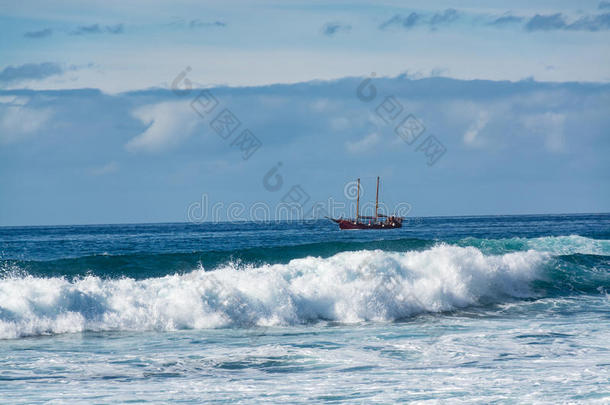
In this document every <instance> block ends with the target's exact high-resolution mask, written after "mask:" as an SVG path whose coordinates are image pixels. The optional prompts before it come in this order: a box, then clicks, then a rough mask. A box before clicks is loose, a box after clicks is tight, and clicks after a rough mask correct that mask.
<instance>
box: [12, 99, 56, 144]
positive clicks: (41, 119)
mask: <svg viewBox="0 0 610 405" xmlns="http://www.w3.org/2000/svg"><path fill="white" fill-rule="evenodd" d="M51 115H52V112H51V110H50V109H48V108H44V109H34V108H29V107H25V106H23V105H19V104H0V143H12V142H18V141H20V140H23V139H26V138H27V137H29V136H32V135H34V134H35V133H36V131H38V130H39V129H41V128H42V127H43V126H44V125H45V124H46V123H47V122H48V120H49V118H50V117H51Z"/></svg>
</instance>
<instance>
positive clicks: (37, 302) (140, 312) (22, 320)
mask: <svg viewBox="0 0 610 405" xmlns="http://www.w3.org/2000/svg"><path fill="white" fill-rule="evenodd" d="M548 257H549V256H548V254H546V253H541V252H536V251H533V250H532V251H527V252H515V253H508V254H504V255H497V256H486V255H484V254H483V253H481V251H479V250H478V249H476V248H474V247H457V246H448V245H439V246H435V247H433V248H431V249H428V250H425V251H421V252H406V253H399V252H384V251H380V250H375V251H356V252H343V253H339V254H337V255H335V256H332V257H330V258H325V259H323V258H319V257H307V258H304V259H295V260H292V261H290V262H289V263H288V264H276V265H265V266H261V267H255V268H254V267H250V268H243V267H242V268H237V267H235V266H226V267H223V268H219V269H216V270H214V271H204V270H203V269H198V270H194V271H192V272H190V273H188V274H183V275H171V276H166V277H161V278H149V279H145V280H133V279H129V278H125V279H118V280H117V279H115V280H108V279H100V278H98V277H95V276H88V277H85V278H82V279H79V280H75V281H68V280H66V279H63V278H37V277H32V276H25V277H24V276H20V277H6V278H4V279H0V338H4V339H6V338H17V337H21V336H29V335H39V334H46V333H65V332H78V331H84V330H94V331H95V330H174V329H188V328H219V327H232V326H237V327H240V326H252V325H290V324H298V323H303V322H308V321H315V320H321V319H325V320H334V321H339V322H346V323H352V322H360V321H390V320H395V319H400V318H405V317H409V316H411V315H414V314H418V313H422V312H438V311H446V310H452V309H455V308H461V307H466V306H470V305H477V304H480V303H485V302H502V301H503V300H506V299H508V298H510V297H528V296H531V295H532V292H531V291H530V288H529V286H530V283H531V281H533V280H535V279H539V278H541V277H542V274H541V271H540V269H541V267H542V266H541V264H542V263H543V262H544V261H545V260H546V259H547V258H548Z"/></svg>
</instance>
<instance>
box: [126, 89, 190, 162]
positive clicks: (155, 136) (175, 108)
mask: <svg viewBox="0 0 610 405" xmlns="http://www.w3.org/2000/svg"><path fill="white" fill-rule="evenodd" d="M132 115H133V116H134V117H136V118H137V119H139V120H140V121H141V122H142V123H144V124H146V125H148V127H147V128H146V129H145V130H144V132H142V133H141V134H139V135H138V136H136V137H135V138H133V139H131V140H130V141H129V142H128V143H127V144H126V145H125V147H126V148H127V150H129V151H131V152H136V151H144V152H160V151H163V150H166V149H171V148H173V147H175V146H177V145H179V144H180V143H181V142H182V141H184V140H185V139H186V138H188V137H189V136H190V135H191V134H192V133H193V131H194V129H195V127H196V126H197V124H198V121H199V119H200V118H199V116H198V115H197V114H196V113H195V111H193V110H192V109H191V108H190V105H189V103H188V101H186V100H185V101H180V102H163V103H158V104H150V105H146V106H143V107H140V108H138V109H136V110H135V111H133V113H132Z"/></svg>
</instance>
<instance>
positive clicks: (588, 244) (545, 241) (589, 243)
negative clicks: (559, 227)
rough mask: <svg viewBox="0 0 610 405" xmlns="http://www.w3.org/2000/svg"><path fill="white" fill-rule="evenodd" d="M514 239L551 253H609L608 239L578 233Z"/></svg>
mask: <svg viewBox="0 0 610 405" xmlns="http://www.w3.org/2000/svg"><path fill="white" fill-rule="evenodd" d="M516 239H517V240H523V241H525V242H526V243H527V246H528V247H529V248H530V249H534V250H537V251H541V252H549V253H553V254H560V255H571V254H575V253H581V254H593V255H609V254H610V240H605V239H591V238H587V237H584V236H580V235H569V236H545V237H540V238H532V239H525V238H523V239H521V238H516Z"/></svg>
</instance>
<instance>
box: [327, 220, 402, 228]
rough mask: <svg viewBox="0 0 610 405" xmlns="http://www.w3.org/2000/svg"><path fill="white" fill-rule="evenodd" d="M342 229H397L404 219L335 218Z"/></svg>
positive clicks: (400, 226)
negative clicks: (364, 219) (362, 219)
mask: <svg viewBox="0 0 610 405" xmlns="http://www.w3.org/2000/svg"><path fill="white" fill-rule="evenodd" d="M333 221H335V222H336V223H337V224H339V228H340V229H397V228H402V221H387V222H370V223H368V222H356V221H354V220H349V219H333Z"/></svg>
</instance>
